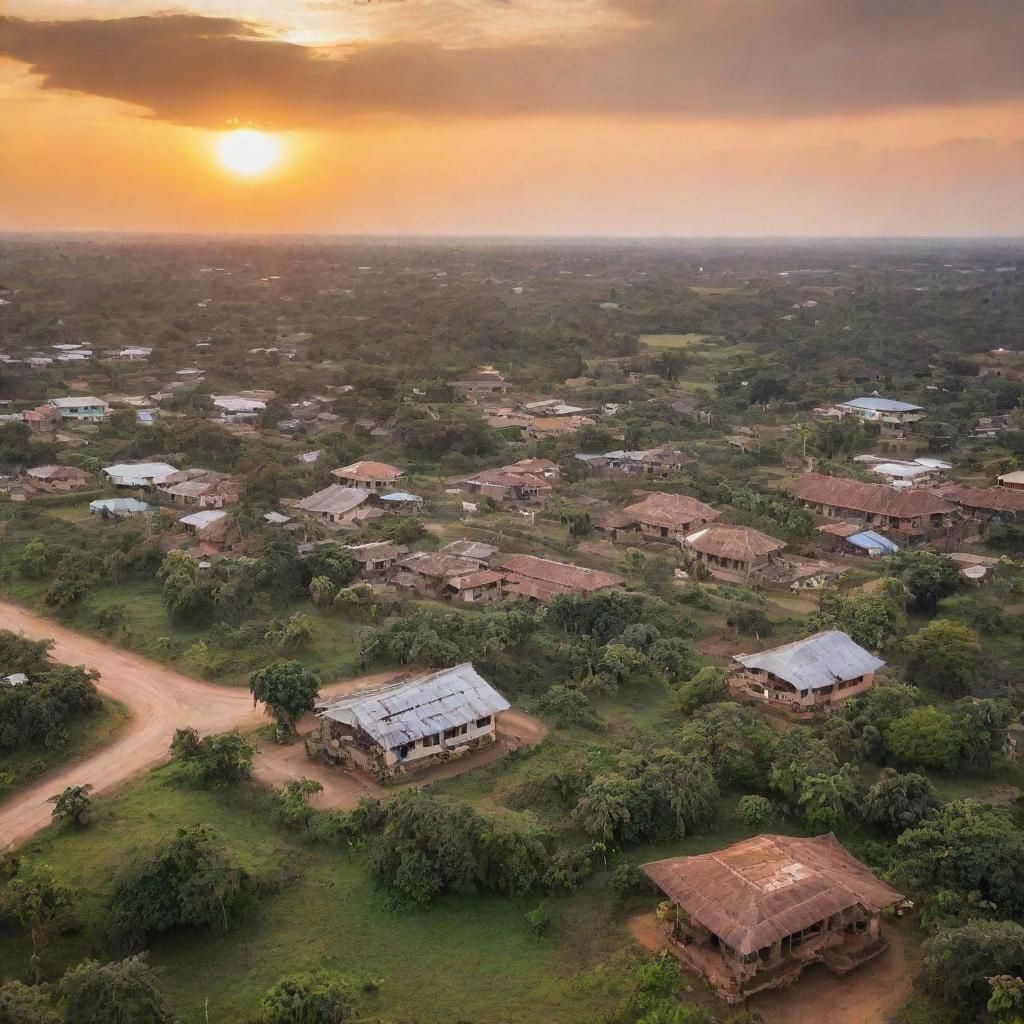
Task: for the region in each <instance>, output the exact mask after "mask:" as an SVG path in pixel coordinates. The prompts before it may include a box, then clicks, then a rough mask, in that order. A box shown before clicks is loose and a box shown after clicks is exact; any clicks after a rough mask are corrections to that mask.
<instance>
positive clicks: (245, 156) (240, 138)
mask: <svg viewBox="0 0 1024 1024" xmlns="http://www.w3.org/2000/svg"><path fill="white" fill-rule="evenodd" d="M280 156H281V147H280V145H279V143H278V141H277V139H275V138H274V137H273V136H272V135H267V134H266V133H265V132H258V131H253V130H252V129H249V128H243V129H240V130H238V131H234V132H228V133H227V134H226V135H224V136H223V137H222V138H221V140H220V142H219V143H218V144H217V159H218V160H220V162H221V163H222V164H223V165H224V166H225V167H226V168H227V169H228V170H229V171H234V173H235V174H244V175H247V176H250V177H252V176H255V175H257V174H265V173H266V172H267V171H269V170H270V169H271V168H272V167H273V166H274V164H276V163H277V161H278V159H279V158H280Z"/></svg>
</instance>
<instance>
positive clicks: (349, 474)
mask: <svg viewBox="0 0 1024 1024" xmlns="http://www.w3.org/2000/svg"><path fill="white" fill-rule="evenodd" d="M401 475H402V471H401V470H400V469H398V467H397V466H389V465H388V464H387V463H386V462H353V463H352V465H351V466H343V467H342V468H341V469H335V470H332V472H331V476H336V477H338V478H339V479H341V480H367V481H370V480H397V479H398V478H399V477H400V476H401Z"/></svg>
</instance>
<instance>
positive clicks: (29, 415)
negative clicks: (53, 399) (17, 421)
mask: <svg viewBox="0 0 1024 1024" xmlns="http://www.w3.org/2000/svg"><path fill="white" fill-rule="evenodd" d="M21 419H22V422H23V423H26V424H27V425H28V429H29V430H30V431H31V432H32V433H33V434H52V433H53V432H54V430H56V428H57V424H58V423H59V422H60V411H59V410H58V409H57V407H56V406H53V405H50V404H49V403H47V404H46V405H39V406H36V408H34V409H26V410H25V411H24V412H23V413H22V414H21Z"/></svg>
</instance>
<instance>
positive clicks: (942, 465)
mask: <svg viewBox="0 0 1024 1024" xmlns="http://www.w3.org/2000/svg"><path fill="white" fill-rule="evenodd" d="M853 461H854V462H857V463H860V464H861V465H862V466H864V467H865V468H866V469H868V470H870V472H872V473H875V474H877V475H878V476H880V477H883V478H884V479H885V480H886V481H888V482H889V483H890V484H891V485H892V486H893V487H897V488H899V487H928V486H930V485H931V484H933V483H934V482H935V481H936V480H937V479H938V478H940V477H942V476H945V475H946V474H947V473H948V472H949V471H950V470H951V469H952V468H953V467H952V465H950V463H948V462H944V461H943V460H942V459H929V458H920V459H913V460H902V459H881V458H879V457H878V456H876V455H858V456H857V458H855V459H854V460H853Z"/></svg>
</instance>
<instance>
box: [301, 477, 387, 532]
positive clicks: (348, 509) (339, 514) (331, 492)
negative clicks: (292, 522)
mask: <svg viewBox="0 0 1024 1024" xmlns="http://www.w3.org/2000/svg"><path fill="white" fill-rule="evenodd" d="M369 497H370V495H369V492H367V491H365V490H362V489H360V488H357V487H343V486H342V485H341V484H331V485H330V486H329V487H325V488H324V489H323V490H322V491H317V492H316V494H311V495H310V496H309V497H308V498H303V499H302V500H301V501H298V502H296V503H295V510H296V512H300V513H301V514H302V515H304V516H306V517H307V518H310V519H322V520H323V521H324V522H325V523H328V524H329V525H331V526H341V525H344V524H348V523H354V522H356V521H357V520H358V519H359V518H360V517H361V516H362V515H364V514H365V512H366V511H367V510H366V509H364V508H363V506H364V505H365V504H366V503H367V502H368V501H369Z"/></svg>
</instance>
